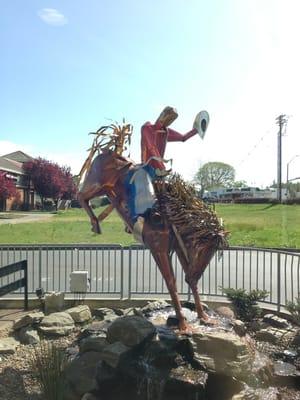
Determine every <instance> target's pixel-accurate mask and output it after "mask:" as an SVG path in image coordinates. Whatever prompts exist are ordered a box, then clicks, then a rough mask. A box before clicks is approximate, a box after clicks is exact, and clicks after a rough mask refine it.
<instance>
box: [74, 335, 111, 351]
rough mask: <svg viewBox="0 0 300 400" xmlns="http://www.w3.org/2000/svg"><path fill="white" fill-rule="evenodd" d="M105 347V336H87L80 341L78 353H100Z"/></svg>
mask: <svg viewBox="0 0 300 400" xmlns="http://www.w3.org/2000/svg"><path fill="white" fill-rule="evenodd" d="M107 345H108V342H107V340H106V335H105V334H102V335H99V336H88V337H87V338H85V339H82V340H81V341H80V343H79V351H80V353H85V352H87V351H98V352H101V351H102V350H103V349H104V348H105V347H106V346H107Z"/></svg>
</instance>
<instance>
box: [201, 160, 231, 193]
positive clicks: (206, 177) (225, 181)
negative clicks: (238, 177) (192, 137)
mask: <svg viewBox="0 0 300 400" xmlns="http://www.w3.org/2000/svg"><path fill="white" fill-rule="evenodd" d="M234 177H235V170H234V168H233V167H232V166H231V165H229V164H225V163H222V162H217V161H215V162H208V163H206V164H204V165H203V166H202V167H200V168H199V170H198V172H197V173H196V175H195V178H194V182H195V184H198V185H200V187H201V190H200V194H201V195H203V193H204V191H205V190H210V189H214V188H217V187H229V186H232V184H233V182H234Z"/></svg>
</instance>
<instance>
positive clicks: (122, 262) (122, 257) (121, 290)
mask: <svg viewBox="0 0 300 400" xmlns="http://www.w3.org/2000/svg"><path fill="white" fill-rule="evenodd" d="M115 279H116V277H115ZM120 292H121V293H120V296H121V300H123V298H124V248H123V247H122V248H121V288H120Z"/></svg>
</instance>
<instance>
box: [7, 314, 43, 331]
mask: <svg viewBox="0 0 300 400" xmlns="http://www.w3.org/2000/svg"><path fill="white" fill-rule="evenodd" d="M44 316H45V315H44V313H43V312H32V313H28V314H26V315H24V316H23V317H22V318H19V319H17V320H16V322H15V323H14V330H18V329H21V328H23V327H24V326H29V325H35V324H38V323H39V322H40V321H41V320H42V319H43V318H44Z"/></svg>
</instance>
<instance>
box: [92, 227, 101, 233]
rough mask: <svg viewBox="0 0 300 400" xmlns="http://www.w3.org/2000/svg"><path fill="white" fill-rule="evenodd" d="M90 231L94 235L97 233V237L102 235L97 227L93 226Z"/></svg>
mask: <svg viewBox="0 0 300 400" xmlns="http://www.w3.org/2000/svg"><path fill="white" fill-rule="evenodd" d="M91 231H92V232H94V233H97V234H98V235H100V234H101V233H102V232H101V229H100V227H99V226H98V227H97V226H93V227H92V229H91Z"/></svg>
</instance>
